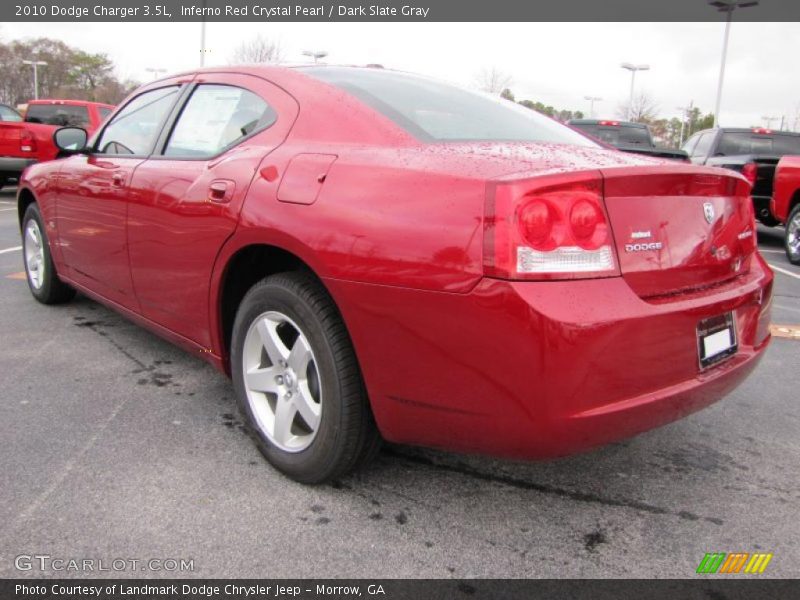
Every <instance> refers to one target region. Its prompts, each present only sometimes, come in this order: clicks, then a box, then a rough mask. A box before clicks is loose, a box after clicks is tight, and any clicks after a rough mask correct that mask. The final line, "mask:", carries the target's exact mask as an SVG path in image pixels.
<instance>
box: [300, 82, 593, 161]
mask: <svg viewBox="0 0 800 600" xmlns="http://www.w3.org/2000/svg"><path fill="white" fill-rule="evenodd" d="M301 70H302V71H303V72H304V73H306V74H308V75H311V76H312V77H315V78H317V79H319V80H322V81H324V82H326V83H330V84H331V85H334V86H336V87H338V88H340V89H342V90H344V91H345V92H348V93H349V94H352V95H353V96H355V97H356V98H358V99H359V100H361V101H362V102H364V103H365V104H367V105H368V106H370V107H371V108H373V109H374V110H376V111H377V112H379V113H381V114H382V115H384V116H385V117H388V118H389V119H391V120H392V121H394V122H395V123H396V124H397V125H399V126H400V127H402V128H403V129H405V130H406V131H408V132H409V133H410V134H411V135H413V136H414V137H416V138H417V139H419V140H421V141H424V142H446V141H520V142H553V143H560V144H574V145H578V146H596V144H595V143H594V142H592V141H591V140H589V139H588V138H586V137H584V136H582V135H580V134H579V133H577V132H575V131H572V130H571V129H570V128H569V127H566V126H564V125H561V124H560V123H558V122H556V121H554V120H552V119H550V118H548V117H545V116H544V115H541V114H539V113H537V112H536V111H533V110H530V109H528V108H525V107H522V106H520V105H518V104H516V103H514V102H511V101H508V100H505V99H502V98H499V97H496V96H490V95H488V94H482V93H479V92H472V91H469V90H466V89H462V88H459V87H457V86H454V85H450V84H446V83H442V82H439V81H436V80H433V79H428V78H426V77H422V76H418V75H411V74H407V73H399V72H396V71H385V70H381V69H364V68H348V67H304V68H302V69H301Z"/></svg>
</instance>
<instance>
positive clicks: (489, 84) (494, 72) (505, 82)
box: [475, 67, 513, 94]
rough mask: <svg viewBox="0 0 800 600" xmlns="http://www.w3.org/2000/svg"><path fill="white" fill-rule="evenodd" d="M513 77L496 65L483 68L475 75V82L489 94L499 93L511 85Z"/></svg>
mask: <svg viewBox="0 0 800 600" xmlns="http://www.w3.org/2000/svg"><path fill="white" fill-rule="evenodd" d="M512 82H513V79H512V78H511V75H509V74H508V73H506V72H505V71H502V70H500V69H498V68H497V67H490V68H485V67H484V68H483V69H481V70H480V71H479V72H478V74H477V75H476V76H475V83H476V84H477V85H478V87H479V88H480V89H482V90H483V91H484V92H489V93H490V94H500V93H502V92H503V90H505V89H508V88H509V87H511V83H512Z"/></svg>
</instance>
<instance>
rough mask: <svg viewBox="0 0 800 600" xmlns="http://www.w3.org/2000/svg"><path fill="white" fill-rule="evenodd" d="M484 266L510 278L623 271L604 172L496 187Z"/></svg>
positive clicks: (491, 273) (491, 272)
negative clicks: (608, 212) (610, 220)
mask: <svg viewBox="0 0 800 600" xmlns="http://www.w3.org/2000/svg"><path fill="white" fill-rule="evenodd" d="M484 270H485V272H486V274H487V275H489V276H493V277H503V278H506V279H573V278H579V277H608V276H612V275H618V274H619V269H618V268H617V264H616V258H615V254H614V249H613V242H612V239H611V231H610V228H609V226H608V218H607V216H606V212H605V207H604V205H603V195H602V180H601V179H600V176H599V174H597V175H587V174H585V173H584V174H581V175H578V176H576V175H558V176H550V177H542V178H536V179H530V180H527V181H509V182H497V183H494V184H492V185H490V187H489V190H488V195H487V205H486V219H485V229H484Z"/></svg>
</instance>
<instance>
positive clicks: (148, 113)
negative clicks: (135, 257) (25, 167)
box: [56, 84, 181, 308]
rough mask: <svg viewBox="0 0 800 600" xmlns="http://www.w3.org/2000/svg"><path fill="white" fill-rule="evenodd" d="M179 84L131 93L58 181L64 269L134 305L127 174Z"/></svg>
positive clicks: (149, 144) (147, 149)
mask: <svg viewBox="0 0 800 600" xmlns="http://www.w3.org/2000/svg"><path fill="white" fill-rule="evenodd" d="M180 91H181V88H180V85H177V84H176V85H169V86H164V87H160V88H157V89H152V90H147V91H144V92H143V93H141V94H139V95H138V96H136V97H135V98H133V99H132V100H131V101H130V102H129V103H128V104H127V105H126V106H125V107H124V108H123V109H122V110H120V111H119V112H118V113H117V114H116V115H115V116H114V118H113V119H112V120H111V121H110V122H109V123H108V125H107V126H106V127H105V128H104V129H103V131H102V132H101V133H100V135H99V136H98V137H97V139H96V140H95V142H94V144H93V145H92V150H91V151H90V152H89V153H88V154H80V155H75V156H71V157H69V158H67V159H65V160H64V165H63V167H62V169H61V172H60V175H59V179H58V184H57V191H58V193H57V199H56V215H57V216H56V220H57V229H58V243H59V247H60V249H61V254H62V257H63V260H64V263H65V264H66V265H67V267H68V268H69V275H70V276H71V277H72V278H73V279H74V280H75V281H76V283H80V284H82V285H85V286H86V287H87V288H89V289H90V290H92V291H94V292H96V293H98V294H100V295H102V296H104V297H105V298H107V299H109V300H112V301H114V302H117V303H119V304H121V305H123V306H125V307H128V308H136V306H137V303H136V299H135V295H134V293H133V283H132V280H131V275H130V265H129V262H128V247H127V239H126V230H125V221H126V217H127V210H128V200H129V198H130V196H131V187H130V183H131V177H132V175H133V173H134V171H135V170H136V168H137V167H138V166H139V165H141V164H142V162H144V160H145V159H146V158H147V156H148V155H149V154H150V153H151V151H152V149H153V147H154V145H155V143H156V141H157V139H158V136H159V133H160V132H161V129H162V127H163V125H164V123H165V121H166V118H167V116H168V115H169V114H170V109H171V108H172V107H173V105H175V103H176V101H177V99H178V96H179V94H180Z"/></svg>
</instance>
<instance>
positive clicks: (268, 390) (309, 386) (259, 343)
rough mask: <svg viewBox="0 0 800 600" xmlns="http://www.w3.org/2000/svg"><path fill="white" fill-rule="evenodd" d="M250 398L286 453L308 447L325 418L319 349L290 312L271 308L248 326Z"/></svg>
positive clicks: (259, 420)
mask: <svg viewBox="0 0 800 600" xmlns="http://www.w3.org/2000/svg"><path fill="white" fill-rule="evenodd" d="M242 369H243V375H244V387H245V391H246V394H247V402H248V404H249V406H250V410H251V412H252V414H253V416H254V417H255V422H256V425H257V426H258V428H259V429H260V430H261V432H262V433H263V434H264V435H265V436H266V437H267V439H268V440H269V441H270V442H271V443H272V444H274V445H275V446H277V447H278V448H280V449H281V450H285V451H286V452H301V451H303V450H305V449H306V448H308V446H309V445H310V444H311V442H313V441H314V437H315V436H316V434H317V431H318V430H319V426H320V419H321V417H322V391H323V390H322V387H321V384H320V377H319V371H318V370H317V361H316V359H315V357H314V352H313V351H312V349H311V345H310V344H309V342H308V339H307V338H306V336H305V334H304V333H303V332H302V330H301V329H300V327H298V325H297V324H296V323H295V322H294V321H292V320H291V319H290V318H289V317H288V316H286V315H285V314H283V313H280V312H277V311H269V312H266V313H263V314H261V315H260V316H258V317H257V318H256V319H255V320H254V321H253V323H251V325H250V328H249V329H248V331H247V335H246V336H245V340H244V348H243V352H242Z"/></svg>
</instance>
